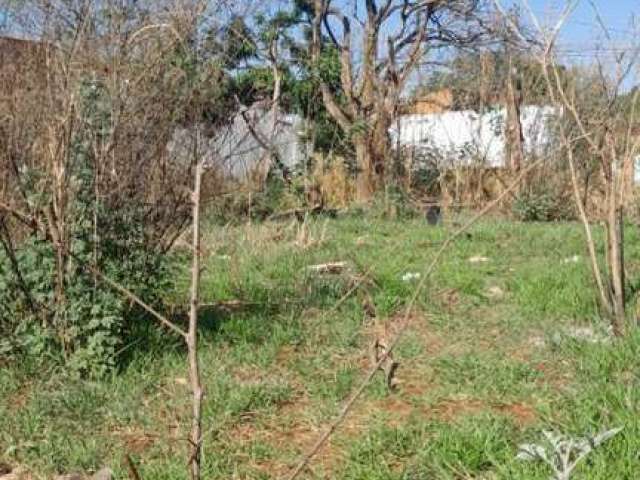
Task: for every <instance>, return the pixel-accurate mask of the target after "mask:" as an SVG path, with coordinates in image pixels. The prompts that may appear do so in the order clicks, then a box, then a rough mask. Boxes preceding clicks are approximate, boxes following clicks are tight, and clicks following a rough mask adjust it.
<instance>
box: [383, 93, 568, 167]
mask: <svg viewBox="0 0 640 480" xmlns="http://www.w3.org/2000/svg"><path fill="white" fill-rule="evenodd" d="M555 117H556V110H555V109H554V108H553V107H538V106H525V107H523V108H522V109H521V112H520V120H521V123H522V130H523V136H524V148H525V153H526V154H542V153H543V152H544V150H545V148H547V147H548V146H549V143H550V142H551V140H552V136H551V132H552V126H553V119H554V118H555ZM505 124H506V112H505V109H497V110H493V111H490V112H488V113H485V114H484V115H480V114H478V113H476V112H474V111H471V110H465V111H451V112H444V113H434V114H419V115H403V116H401V117H400V119H399V127H400V145H401V146H403V147H413V148H416V149H417V150H418V152H420V153H423V154H428V155H429V156H430V157H432V158H435V159H437V160H438V161H439V163H441V165H442V166H445V165H455V164H461V163H463V164H470V163H472V162H482V163H483V164H484V165H486V166H491V167H501V166H504V157H505V135H504V131H505ZM391 137H392V140H393V142H394V146H395V145H396V142H397V140H398V126H397V123H396V125H394V126H393V128H392V129H391Z"/></svg>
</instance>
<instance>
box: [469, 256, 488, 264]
mask: <svg viewBox="0 0 640 480" xmlns="http://www.w3.org/2000/svg"><path fill="white" fill-rule="evenodd" d="M488 261H489V259H488V258H487V257H481V256H480V255H477V256H475V257H471V258H470V259H469V263H485V262H488Z"/></svg>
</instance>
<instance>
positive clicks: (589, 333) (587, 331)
mask: <svg viewBox="0 0 640 480" xmlns="http://www.w3.org/2000/svg"><path fill="white" fill-rule="evenodd" d="M563 335H564V336H566V337H569V338H572V339H573V340H580V341H584V342H589V343H608V342H610V341H611V336H612V332H611V331H597V330H596V329H594V328H593V327H567V328H566V329H564V331H563V332H562V333H557V332H556V334H555V335H554V336H553V341H554V342H555V343H560V341H561V340H562V336H563Z"/></svg>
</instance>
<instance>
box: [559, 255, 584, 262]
mask: <svg viewBox="0 0 640 480" xmlns="http://www.w3.org/2000/svg"><path fill="white" fill-rule="evenodd" d="M579 261H580V255H574V256H573V257H567V258H565V259H564V260H562V263H578V262H579Z"/></svg>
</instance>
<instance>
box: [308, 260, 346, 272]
mask: <svg viewBox="0 0 640 480" xmlns="http://www.w3.org/2000/svg"><path fill="white" fill-rule="evenodd" d="M346 268H347V262H329V263H321V264H319V265H309V266H308V267H307V270H308V271H310V272H313V273H320V274H323V273H329V274H334V275H335V274H337V273H342V272H343V271H344V270H345V269H346Z"/></svg>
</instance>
